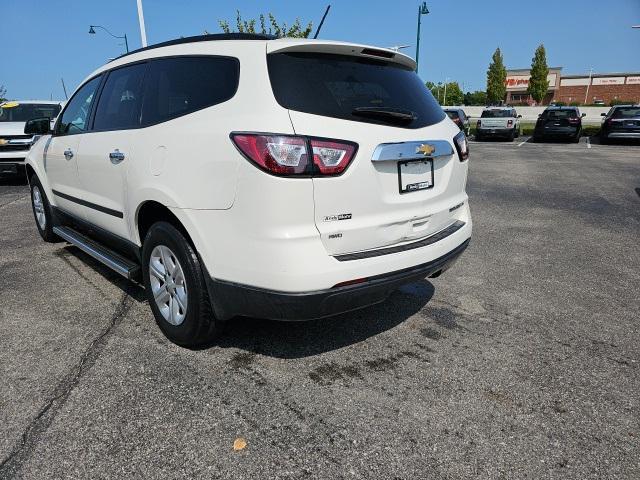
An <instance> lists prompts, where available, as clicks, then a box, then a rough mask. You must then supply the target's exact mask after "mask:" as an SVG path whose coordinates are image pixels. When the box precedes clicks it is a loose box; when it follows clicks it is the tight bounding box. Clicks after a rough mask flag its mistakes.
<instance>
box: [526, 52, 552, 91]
mask: <svg viewBox="0 0 640 480" xmlns="http://www.w3.org/2000/svg"><path fill="white" fill-rule="evenodd" d="M548 76H549V67H548V66H547V52H546V51H545V49H544V45H542V44H540V46H539V47H538V48H536V53H535V55H534V56H533V59H532V60H531V78H530V79H529V86H528V87H527V93H528V94H529V95H531V98H533V99H534V100H535V101H536V102H537V103H540V102H542V100H543V99H544V97H545V95H546V94H547V92H548V91H549V80H548V79H547V77H548Z"/></svg>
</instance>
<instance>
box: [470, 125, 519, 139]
mask: <svg viewBox="0 0 640 480" xmlns="http://www.w3.org/2000/svg"><path fill="white" fill-rule="evenodd" d="M477 132H478V133H479V134H480V135H482V136H483V137H491V136H494V137H508V136H510V135H511V134H512V133H514V132H515V129H514V128H490V127H482V128H479V129H478V130H477Z"/></svg>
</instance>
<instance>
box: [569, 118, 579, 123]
mask: <svg viewBox="0 0 640 480" xmlns="http://www.w3.org/2000/svg"><path fill="white" fill-rule="evenodd" d="M579 121H580V119H579V118H570V119H569V123H578V122H579Z"/></svg>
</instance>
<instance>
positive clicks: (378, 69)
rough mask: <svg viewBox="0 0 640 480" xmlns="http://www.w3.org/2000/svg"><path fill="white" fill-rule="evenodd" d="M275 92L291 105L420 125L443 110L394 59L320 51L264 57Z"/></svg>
mask: <svg viewBox="0 0 640 480" xmlns="http://www.w3.org/2000/svg"><path fill="white" fill-rule="evenodd" d="M268 64H269V76H270V79H271V85H272V88H273V93H274V94H275V96H276V99H277V101H278V103H279V104H280V105H282V106H283V107H284V108H288V109H290V110H296V111H299V112H305V113H312V114H315V115H323V116H325V117H334V118H343V119H346V120H352V121H356V122H367V123H378V124H385V125H393V126H397V127H403V128H421V127H426V126H428V125H433V124H435V123H438V122H440V121H442V120H443V119H444V112H443V111H442V108H440V106H439V105H438V102H436V100H435V99H434V98H433V95H431V92H430V91H429V89H428V88H427V87H426V86H425V85H424V83H423V82H422V80H420V77H418V75H416V73H415V72H414V71H413V70H411V69H408V68H404V67H401V66H399V65H397V64H393V63H389V62H385V61H379V60H370V59H366V58H362V57H352V56H346V55H332V54H320V53H276V54H271V55H269V56H268Z"/></svg>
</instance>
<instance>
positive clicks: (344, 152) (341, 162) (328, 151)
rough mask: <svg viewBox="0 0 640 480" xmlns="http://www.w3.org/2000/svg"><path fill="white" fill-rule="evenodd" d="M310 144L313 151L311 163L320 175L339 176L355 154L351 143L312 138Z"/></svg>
mask: <svg viewBox="0 0 640 480" xmlns="http://www.w3.org/2000/svg"><path fill="white" fill-rule="evenodd" d="M310 143H311V149H312V150H313V163H314V165H315V166H316V168H317V169H318V170H319V172H320V174H321V175H339V174H341V173H342V172H344V171H345V169H346V168H347V166H348V165H349V163H350V162H351V159H352V158H353V154H354V153H355V152H356V147H355V145H354V144H352V143H343V142H336V141H332V140H319V139H315V138H312V139H311V140H310Z"/></svg>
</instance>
